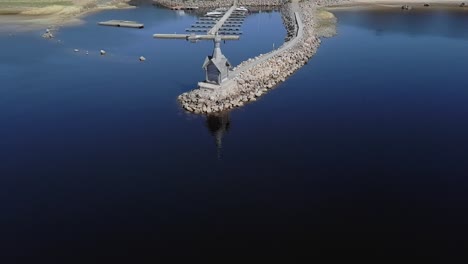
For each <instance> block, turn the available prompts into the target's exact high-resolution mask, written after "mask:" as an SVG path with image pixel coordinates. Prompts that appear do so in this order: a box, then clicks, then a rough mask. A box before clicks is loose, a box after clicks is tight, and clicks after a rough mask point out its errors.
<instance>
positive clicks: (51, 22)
mask: <svg viewBox="0 0 468 264" xmlns="http://www.w3.org/2000/svg"><path fill="white" fill-rule="evenodd" d="M77 1H78V0H77ZM126 2H128V1H127V0H117V1H113V2H110V3H109V4H107V5H97V4H94V5H69V6H67V5H54V4H52V5H48V6H44V7H27V6H26V7H15V8H11V7H6V8H0V25H1V26H0V32H11V31H15V32H17V31H19V32H21V31H31V30H39V29H44V28H52V29H53V28H57V27H61V26H72V25H79V24H81V23H83V20H82V18H83V17H85V16H87V15H90V14H94V13H97V12H100V11H105V10H115V9H128V8H135V6H131V5H128V4H127V3H126ZM87 3H90V2H87Z"/></svg>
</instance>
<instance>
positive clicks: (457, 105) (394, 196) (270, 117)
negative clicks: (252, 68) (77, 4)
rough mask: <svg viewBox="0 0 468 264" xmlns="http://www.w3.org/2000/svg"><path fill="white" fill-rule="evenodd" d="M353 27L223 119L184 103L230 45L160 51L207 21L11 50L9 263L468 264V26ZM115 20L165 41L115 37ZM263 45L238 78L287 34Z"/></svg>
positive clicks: (272, 31) (269, 20)
mask: <svg viewBox="0 0 468 264" xmlns="http://www.w3.org/2000/svg"><path fill="white" fill-rule="evenodd" d="M337 16H338V18H339V24H338V32H339V35H338V36H336V37H334V38H330V39H325V40H323V43H322V45H321V47H320V49H319V51H318V53H317V54H316V55H315V56H314V57H313V58H312V59H311V61H310V62H309V64H307V65H306V66H305V67H303V68H302V69H300V70H299V71H298V72H297V73H296V74H295V75H293V76H292V77H291V78H290V79H288V80H287V81H286V82H285V83H283V84H281V85H279V86H278V87H277V88H276V89H274V90H273V91H271V92H270V93H268V94H267V95H266V96H264V97H262V98H261V99H260V100H258V101H257V102H255V103H253V104H249V105H247V106H246V107H243V108H242V109H237V110H235V111H232V112H231V113H229V114H225V115H223V116H221V117H211V118H209V119H207V118H206V117H202V116H194V115H189V114H186V113H185V112H184V111H182V110H181V109H180V107H179V105H178V104H177V101H176V98H177V96H178V95H179V94H180V93H182V92H185V91H188V90H191V89H193V88H195V86H196V83H197V82H198V81H200V80H202V79H203V77H204V73H203V70H202V69H201V65H202V63H203V60H204V57H205V56H206V55H208V54H210V53H211V49H212V45H213V44H212V43H211V42H199V43H196V44H191V43H188V42H185V41H181V40H155V39H152V37H151V36H152V34H153V33H174V32H178V33H182V32H183V31H184V29H185V28H186V27H189V25H190V24H192V23H194V21H196V19H197V18H196V17H195V16H192V15H185V16H179V15H177V14H176V13H175V12H173V11H168V10H161V9H157V8H155V7H150V6H148V7H142V8H138V9H133V10H125V11H108V12H103V13H99V14H95V15H92V16H89V17H86V19H85V20H86V23H85V24H84V25H80V26H75V27H66V28H62V29H61V30H60V32H59V33H58V34H57V35H58V37H57V38H58V39H60V40H61V42H60V43H58V42H57V41H46V40H43V39H41V38H40V34H41V32H32V33H31V32H30V33H21V34H15V35H14V36H9V35H8V34H2V35H0V80H1V85H0V124H1V128H0V158H1V159H0V201H1V202H0V234H1V235H0V244H1V245H2V247H1V249H0V252H1V254H0V255H1V256H5V258H2V259H4V260H5V262H4V261H2V263H19V262H20V261H22V260H23V258H24V260H31V259H35V260H40V259H42V257H47V258H48V259H49V260H50V261H54V260H56V261H61V262H60V263H72V262H75V261H77V262H78V263H94V262H99V263H109V261H110V260H114V258H115V257H118V258H117V259H115V260H116V261H123V260H127V259H128V260H131V261H130V262H126V263H137V262H135V261H137V260H156V259H158V258H161V257H163V256H168V255H172V256H187V255H193V254H198V255H202V256H203V255H204V256H215V255H216V254H224V255H233V256H236V255H242V254H247V253H249V252H250V253H256V254H263V255H264V256H276V255H282V254H286V251H288V252H290V250H291V249H292V250H293V251H294V252H295V253H297V254H296V256H301V255H304V254H308V255H311V256H313V255H324V254H326V255H328V256H329V257H330V259H333V258H335V257H337V256H338V255H340V254H345V253H346V252H348V253H349V252H352V254H356V255H364V256H373V255H380V256H385V255H390V256H392V255H393V256H395V255H400V254H404V253H407V254H409V255H412V256H420V257H428V258H429V259H439V258H440V259H444V260H448V259H450V258H455V257H456V256H457V254H458V253H459V252H463V250H466V249H467V247H468V244H467V240H466V234H467V226H466V225H467V223H468V213H467V204H468V192H467V191H468V178H467V176H468V162H467V160H468V137H467V135H468V78H467V76H468V49H467V48H468V27H467V25H468V15H467V14H466V13H455V12H452V13H447V12H438V11H433V12H424V13H417V12H412V13H403V12H399V11H398V12H385V13H381V12H363V11H360V12H338V13H337ZM108 19H129V20H138V21H141V22H143V23H145V29H142V30H135V29H126V28H111V27H99V26H96V23H97V22H98V21H103V20H108ZM243 31H244V33H245V34H244V35H243V36H242V37H241V40H240V41H237V42H228V43H226V44H224V45H223V46H222V48H223V52H224V53H225V54H226V56H227V57H228V58H229V59H230V60H231V62H232V63H233V64H238V63H240V62H241V61H243V60H245V59H247V58H249V57H253V56H255V55H257V54H259V53H265V52H267V51H269V50H271V49H272V47H273V43H275V45H276V46H279V45H280V44H281V43H282V41H283V38H284V35H285V30H284V28H283V27H282V21H281V16H280V14H279V13H277V12H272V13H260V14H254V15H251V16H249V17H248V19H247V20H246V22H245V24H244V26H243ZM75 48H76V49H79V50H80V52H79V53H74V52H73V49H75ZM100 49H105V50H106V51H107V53H108V55H106V56H99V54H98V52H99V50H100ZM85 50H89V53H90V54H89V55H85V54H84V51H85ZM142 55H143V56H145V57H146V58H147V61H146V62H144V63H141V62H139V61H138V57H139V56H142ZM223 131H226V133H224V136H223V139H222V145H218V146H217V144H216V139H215V135H220V134H221V133H222V132H223ZM286 249H287V250H286ZM7 257H11V258H7ZM50 258H52V259H50ZM64 260H66V261H65V262H63V261H64ZM83 261H86V262H83ZM29 263H31V262H29ZM152 263H154V262H152Z"/></svg>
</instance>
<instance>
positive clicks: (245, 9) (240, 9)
mask: <svg viewBox="0 0 468 264" xmlns="http://www.w3.org/2000/svg"><path fill="white" fill-rule="evenodd" d="M236 11H242V12H249V10H248V9H247V8H246V7H245V6H240V7H238V8H236Z"/></svg>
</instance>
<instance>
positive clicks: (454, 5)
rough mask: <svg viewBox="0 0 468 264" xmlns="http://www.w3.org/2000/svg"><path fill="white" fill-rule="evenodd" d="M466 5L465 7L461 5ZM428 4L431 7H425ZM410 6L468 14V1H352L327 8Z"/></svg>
mask: <svg viewBox="0 0 468 264" xmlns="http://www.w3.org/2000/svg"><path fill="white" fill-rule="evenodd" d="M462 3H465V5H466V6H465V7H460V4H462ZM425 4H428V5H429V6H424V5H425ZM404 5H408V6H410V7H411V8H412V9H411V10H418V11H419V10H447V11H461V12H467V13H468V0H467V1H463V0H351V1H343V2H341V3H336V4H331V5H327V6H325V7H326V8H327V9H329V10H330V11H333V10H388V9H396V8H397V9H401V7H402V6H404Z"/></svg>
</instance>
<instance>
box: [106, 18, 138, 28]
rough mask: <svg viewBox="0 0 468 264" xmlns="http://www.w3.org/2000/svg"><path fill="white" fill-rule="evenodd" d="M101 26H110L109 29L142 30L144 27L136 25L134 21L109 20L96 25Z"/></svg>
mask: <svg viewBox="0 0 468 264" xmlns="http://www.w3.org/2000/svg"><path fill="white" fill-rule="evenodd" d="M98 24H99V25H101V26H111V27H128V28H144V27H145V25H144V24H141V23H138V22H136V21H127V20H109V21H104V22H99V23H98Z"/></svg>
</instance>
